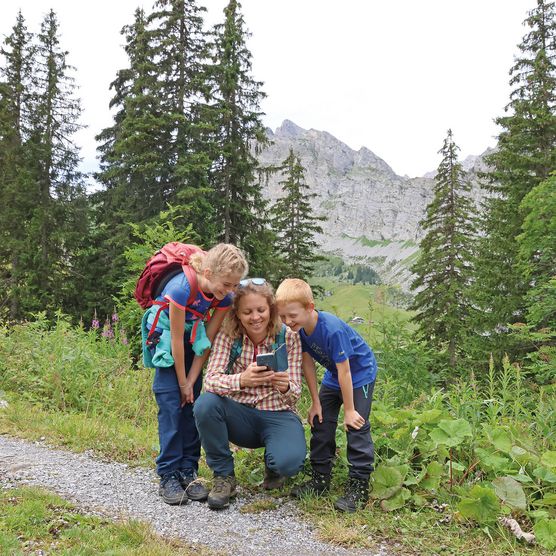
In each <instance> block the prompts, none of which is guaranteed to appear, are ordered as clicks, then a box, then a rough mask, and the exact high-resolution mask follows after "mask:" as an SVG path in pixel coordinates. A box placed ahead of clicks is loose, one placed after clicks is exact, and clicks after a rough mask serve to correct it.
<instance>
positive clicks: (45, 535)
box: [0, 487, 210, 556]
mask: <svg viewBox="0 0 556 556" xmlns="http://www.w3.org/2000/svg"><path fill="white" fill-rule="evenodd" d="M0 553H1V554H6V555H8V554H9V555H10V556H18V555H20V554H21V555H23V554H49V555H58V554H60V555H62V554H64V555H69V554H79V555H80V556H87V555H91V556H96V555H100V554H105V555H108V554H110V555H111V556H128V555H129V556H131V555H134V554H148V555H149V556H171V555H174V554H175V555H182V556H190V555H193V554H204V555H208V554H210V553H209V552H208V551H206V550H204V549H199V548H198V547H195V548H193V547H192V546H189V545H186V544H184V543H182V542H179V541H176V540H172V541H169V540H166V539H163V538H162V537H160V536H158V535H156V534H155V533H154V532H153V530H152V529H151V528H150V527H149V526H148V525H146V524H144V523H141V522H139V521H125V522H119V523H113V522H111V521H108V520H106V519H102V518H99V517H94V516H87V515H83V514H82V513H80V512H79V511H78V510H77V509H76V508H75V507H74V506H73V505H72V504H70V503H69V502H67V501H65V500H63V499H62V498H60V497H59V496H56V495H54V494H52V493H50V492H47V491H45V490H43V489H39V488H28V487H25V488H17V489H13V490H12V489H3V490H0Z"/></svg>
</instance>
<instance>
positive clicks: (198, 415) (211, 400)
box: [193, 392, 222, 423]
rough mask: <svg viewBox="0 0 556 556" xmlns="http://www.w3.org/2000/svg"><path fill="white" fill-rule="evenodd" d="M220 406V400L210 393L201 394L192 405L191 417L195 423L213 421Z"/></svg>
mask: <svg viewBox="0 0 556 556" xmlns="http://www.w3.org/2000/svg"><path fill="white" fill-rule="evenodd" d="M221 406H222V398H221V397H220V396H217V395H216V394H213V393H212V392H205V393H204V394H201V395H200V396H199V397H198V398H197V400H196V401H195V404H194V405H193V415H194V416H195V420H196V421H197V423H203V422H205V421H206V420H207V419H213V418H214V417H215V416H216V414H217V413H218V410H219V409H220V408H221Z"/></svg>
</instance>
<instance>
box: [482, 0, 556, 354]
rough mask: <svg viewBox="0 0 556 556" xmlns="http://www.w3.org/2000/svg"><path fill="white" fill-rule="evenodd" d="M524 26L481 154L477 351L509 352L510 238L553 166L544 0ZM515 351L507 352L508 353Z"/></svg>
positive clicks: (553, 39) (513, 308)
mask: <svg viewBox="0 0 556 556" xmlns="http://www.w3.org/2000/svg"><path fill="white" fill-rule="evenodd" d="M525 25H526V26H527V27H528V29H529V30H528V32H527V34H526V35H525V36H524V38H523V41H522V42H521V44H520V45H519V47H518V48H519V50H520V54H519V56H518V57H517V58H516V61H515V63H514V65H513V67H512V68H511V70H510V85H511V86H512V87H513V90H512V93H511V97H510V102H509V104H508V106H507V107H506V111H507V112H508V115H506V116H503V117H500V118H497V120H496V122H497V123H498V124H499V125H500V126H501V128H502V132H501V133H500V135H499V137H498V147H497V150H496V151H495V152H494V153H493V154H491V155H490V156H489V157H487V160H486V162H487V163H488V165H489V166H490V168H491V171H490V172H489V174H488V176H487V177H488V182H489V190H490V192H491V193H492V197H491V198H490V199H489V200H488V202H487V204H486V211H485V217H484V219H483V223H482V228H483V239H482V240H481V242H480V244H479V257H478V262H477V276H476V285H477V287H476V290H475V293H474V305H475V307H476V308H477V309H478V310H477V313H476V316H475V327H474V328H475V329H474V332H475V338H476V340H477V341H476V344H477V346H478V348H479V356H481V357H482V358H483V359H484V358H485V357H487V356H488V353H489V352H490V353H494V354H495V355H496V356H497V357H500V356H501V355H503V353H504V352H505V351H512V349H515V346H513V347H512V343H511V339H512V337H511V336H510V335H508V333H507V332H508V330H509V329H508V327H507V324H508V323H514V322H518V321H522V320H523V319H524V316H525V310H526V292H527V289H528V283H527V280H526V279H525V277H524V275H523V274H522V273H521V272H520V270H519V268H518V248H519V247H518V242H517V241H516V238H517V236H518V235H519V234H520V233H521V227H522V224H523V214H522V213H520V210H519V206H520V203H521V202H522V200H523V199H524V197H525V196H526V195H527V194H528V193H529V192H530V191H531V190H532V189H533V188H535V187H536V186H537V185H538V184H540V183H541V182H543V181H544V180H546V179H547V178H548V177H549V174H550V172H551V171H552V170H554V168H556V111H555V108H556V19H555V5H554V2H552V1H547V0H538V1H537V6H536V8H535V9H533V10H532V11H531V12H530V13H529V15H528V17H527V19H526V20H525ZM514 354H515V352H514Z"/></svg>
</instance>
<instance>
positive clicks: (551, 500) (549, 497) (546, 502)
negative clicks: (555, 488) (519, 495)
mask: <svg viewBox="0 0 556 556" xmlns="http://www.w3.org/2000/svg"><path fill="white" fill-rule="evenodd" d="M533 505H534V506H541V507H543V506H556V492H549V493H547V494H545V495H544V496H543V497H542V498H541V499H540V500H535V501H534V502H533Z"/></svg>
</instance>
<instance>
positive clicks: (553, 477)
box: [533, 467, 556, 484]
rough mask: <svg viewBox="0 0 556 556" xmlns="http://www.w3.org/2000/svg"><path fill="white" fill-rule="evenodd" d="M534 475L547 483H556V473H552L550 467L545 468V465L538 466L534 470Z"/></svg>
mask: <svg viewBox="0 0 556 556" xmlns="http://www.w3.org/2000/svg"><path fill="white" fill-rule="evenodd" d="M533 475H534V476H535V477H537V479H540V480H541V481H544V482H545V483H551V484H555V483H556V473H552V471H549V470H548V469H545V468H544V467H536V468H535V469H534V470H533Z"/></svg>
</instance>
